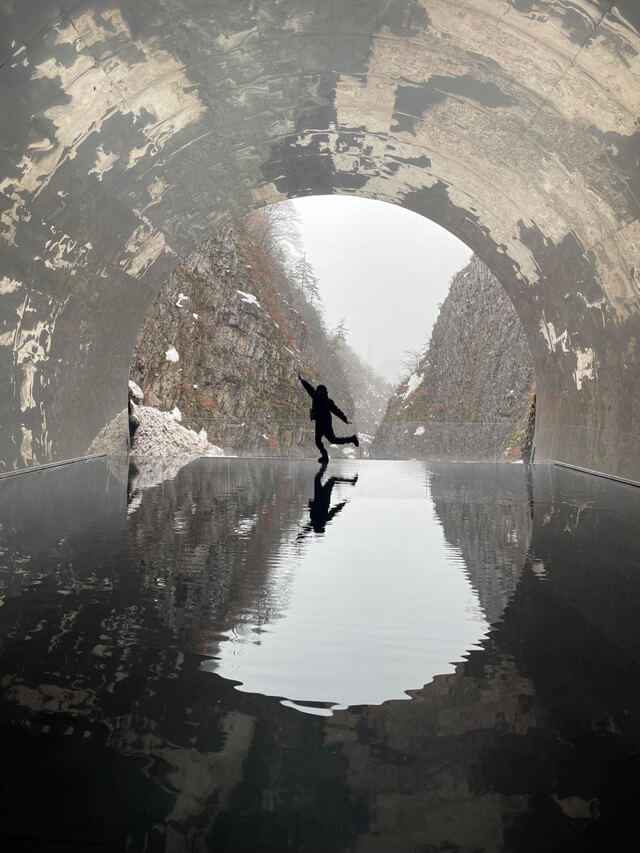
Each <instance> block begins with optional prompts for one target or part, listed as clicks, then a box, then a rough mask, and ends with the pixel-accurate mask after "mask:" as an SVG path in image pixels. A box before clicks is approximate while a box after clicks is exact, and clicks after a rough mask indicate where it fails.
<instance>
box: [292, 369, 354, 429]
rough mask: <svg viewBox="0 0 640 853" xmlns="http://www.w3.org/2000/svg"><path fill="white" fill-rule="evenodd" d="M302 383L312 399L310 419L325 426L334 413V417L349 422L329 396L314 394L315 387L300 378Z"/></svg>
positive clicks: (328, 423)
mask: <svg viewBox="0 0 640 853" xmlns="http://www.w3.org/2000/svg"><path fill="white" fill-rule="evenodd" d="M300 382H302V385H303V386H304V389H305V391H306V392H307V394H308V395H309V396H310V397H311V399H312V400H313V403H312V406H311V420H313V421H315V422H316V424H317V425H318V426H321V427H322V426H326V425H330V424H331V415H332V414H334V415H335V416H336V417H338V418H340V420H341V421H344V422H345V424H347V423H349V420H348V418H347V416H346V415H345V413H344V412H343V411H342V409H339V408H338V407H337V406H336V404H335V403H334V402H333V400H332V399H331V397H325V396H323V395H320V394H316V389H315V388H314V387H313V385H311V383H310V382H307V381H306V379H302V378H301V379H300Z"/></svg>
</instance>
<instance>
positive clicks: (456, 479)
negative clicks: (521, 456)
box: [430, 464, 531, 624]
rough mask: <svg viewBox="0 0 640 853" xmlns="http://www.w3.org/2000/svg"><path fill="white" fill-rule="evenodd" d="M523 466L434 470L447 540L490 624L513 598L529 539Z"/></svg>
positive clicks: (433, 482)
mask: <svg viewBox="0 0 640 853" xmlns="http://www.w3.org/2000/svg"><path fill="white" fill-rule="evenodd" d="M528 476H530V473H529V471H528V469H526V468H525V467H524V466H520V465H517V466H512V465H500V466H497V467H495V468H493V467H489V466H476V465H464V466H461V465H455V464H451V465H447V466H446V467H443V468H435V469H434V471H433V473H432V475H431V479H430V491H431V497H432V499H433V502H434V507H435V510H436V514H437V516H438V518H439V519H440V522H441V524H442V528H443V531H444V535H445V537H446V539H447V541H448V542H449V543H450V544H451V545H452V546H453V547H455V548H457V549H460V553H461V555H462V558H463V560H464V564H465V566H466V573H467V576H468V577H469V580H470V582H471V585H472V586H473V588H474V590H475V591H476V593H477V595H478V598H479V600H480V604H481V606H482V609H483V611H484V613H485V615H486V617H487V620H488V621H489V622H490V623H492V624H493V623H495V622H497V621H498V620H499V619H500V618H501V616H502V614H503V613H504V609H505V607H506V606H507V604H508V602H509V600H510V598H511V597H512V595H513V594H514V592H515V590H516V587H517V585H518V581H519V579H520V575H521V573H522V570H523V567H524V564H525V560H526V557H527V550H528V548H529V543H530V539H531V506H530V505H529V503H530V500H531V496H530V493H529V491H528V485H527V477H528Z"/></svg>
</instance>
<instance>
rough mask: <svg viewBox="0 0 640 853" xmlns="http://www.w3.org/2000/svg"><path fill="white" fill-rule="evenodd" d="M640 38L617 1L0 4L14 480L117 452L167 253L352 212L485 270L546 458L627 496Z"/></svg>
mask: <svg viewBox="0 0 640 853" xmlns="http://www.w3.org/2000/svg"><path fill="white" fill-rule="evenodd" d="M639 29H640V11H639V10H638V7H637V6H636V4H635V3H633V2H632V0H618V2H611V0H571V1H570V0H553V2H551V0H465V2H464V3H463V2H458V0H422V2H419V0H366V2H364V1H363V0H343V2H335V0H322V2H317V0H216V2H209V0H149V2H144V3H141V2H140V0H120V2H116V0H90V2H87V0H82V1H81V2H78V0H30V2H29V3H24V2H20V0H3V2H2V3H0V43H1V48H0V51H1V54H0V84H1V90H0V91H1V101H2V106H3V115H4V121H3V123H2V131H1V134H2V144H1V146H0V158H1V159H0V264H1V266H0V294H1V296H2V305H3V307H2V311H1V315H0V316H1V320H2V329H1V332H0V344H1V347H0V371H1V376H2V395H3V397H2V432H1V436H0V448H1V449H0V459H1V470H2V472H3V473H11V472H15V471H19V470H24V469H28V468H32V467H34V466H43V465H47V464H51V463H59V462H63V461H67V460H73V459H78V458H84V457H87V456H93V455H99V454H104V453H108V452H115V451H119V450H121V451H123V450H125V449H126V440H127V439H126V436H127V427H126V386H127V382H126V379H127V372H128V367H129V360H130V353H131V350H132V347H133V343H134V341H135V338H136V334H137V332H138V329H139V328H140V325H141V323H142V320H143V318H144V316H145V312H146V310H147V308H148V306H149V305H150V303H151V301H152V300H153V298H154V294H155V293H156V292H157V291H158V289H159V288H160V286H161V285H162V283H163V281H164V280H165V279H166V277H167V275H168V274H169V273H170V271H171V270H172V269H173V268H174V267H175V266H176V264H177V263H178V260H179V259H180V258H181V257H182V256H184V255H185V253H187V252H188V251H189V250H190V249H192V248H193V247H194V246H196V245H197V244H198V243H199V241H201V240H202V239H204V237H205V236H206V235H207V234H208V233H210V232H211V230H212V229H213V228H214V227H215V226H216V225H218V224H220V223H222V222H224V221H225V220H227V219H229V218H230V217H235V216H239V215H242V214H245V213H246V212H248V211H250V210H252V209H255V208H257V207H260V206H263V205H267V204H270V203H273V202H277V201H280V200H283V199H286V198H294V197H298V196H303V195H310V194H328V193H342V194H348V195H359V196H364V197H368V198H372V199H379V200H382V201H387V202H391V203H393V204H399V205H402V206H404V207H406V208H408V209H411V210H413V211H416V212H418V213H419V214H421V215H423V216H425V217H428V218H429V219H430V220H432V221H434V222H436V223H438V224H440V225H442V226H443V227H444V228H446V229H448V230H449V231H450V232H451V233H453V234H454V235H456V236H457V237H458V238H460V239H461V240H462V241H464V242H465V243H466V244H467V245H468V246H469V247H470V248H471V249H472V250H473V251H474V252H475V253H477V255H478V256H479V257H480V258H481V259H482V260H483V261H484V262H485V263H486V264H487V265H488V266H489V267H490V268H491V270H492V271H493V272H494V273H495V275H496V276H497V277H498V278H499V280H500V282H501V283H502V285H503V287H504V288H505V290H506V292H507V294H508V296H509V297H510V299H511V300H512V302H513V304H514V306H515V309H516V311H517V313H518V315H519V317H520V319H521V321H522V323H523V326H524V329H525V332H526V335H527V337H528V340H529V343H530V346H531V350H532V353H533V357H534V361H535V368H536V383H537V399H538V408H537V424H536V434H535V454H536V455H535V459H536V461H543V460H554V461H556V462H560V463H565V464H568V465H572V466H576V467H579V468H582V469H587V470H591V471H595V472H601V473H605V474H609V475H614V476H619V477H624V478H627V479H630V480H638V481H640V454H638V453H637V452H636V443H635V439H636V432H637V430H638V425H639V421H640V392H638V380H639V378H640V353H639V349H638V338H639V334H640V322H639V316H640V315H639V309H640V298H639V290H638V280H639V277H640V272H639V270H640V223H639V221H638V215H639V202H638V193H639V192H640V181H639V170H638V156H639V152H640V131H639V128H638V115H639V113H640V110H639V102H640V35H639V32H638V31H639ZM389 286H390V287H391V286H392V282H390V283H389Z"/></svg>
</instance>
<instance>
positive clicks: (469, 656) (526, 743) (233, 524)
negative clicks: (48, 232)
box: [0, 459, 640, 853]
mask: <svg viewBox="0 0 640 853" xmlns="http://www.w3.org/2000/svg"><path fill="white" fill-rule="evenodd" d="M316 471H317V468H316V466H315V465H311V464H310V463H308V462H299V461H279V460H233V459H230V460H226V459H204V460H199V461H197V462H194V463H192V464H190V465H189V466H187V467H185V468H183V469H182V470H181V471H180V472H179V473H178V474H177V476H176V478H175V479H173V480H171V481H167V482H164V483H161V484H159V485H156V486H153V487H151V488H148V489H145V490H142V491H141V490H139V488H137V487H136V486H135V485H134V484H132V485H131V486H130V488H129V489H127V477H126V474H127V471H126V467H125V468H119V467H118V466H117V465H115V464H114V463H112V464H111V465H110V466H108V465H107V464H106V463H104V462H103V461H101V460H97V461H94V462H89V463H85V464H82V465H73V466H69V467H66V468H61V469H55V470H49V471H42V472H39V473H37V474H34V475H29V476H20V477H16V478H13V479H10V480H5V481H3V482H1V483H0V486H1V489H0V522H1V524H2V528H1V530H0V546H1V551H0V594H1V596H2V599H1V600H2V606H1V607H0V636H2V644H1V645H0V674H1V675H0V677H1V681H0V684H1V690H0V740H1V748H2V756H3V770H4V773H3V778H4V779H5V782H4V784H3V786H2V798H1V802H2V812H3V814H2V822H1V824H0V838H1V840H2V842H3V845H4V846H5V847H6V849H12V850H13V849H15V850H23V849H25V850H44V851H50V850H51V851H53V850H56V851H58V850H67V849H71V847H73V849H79V850H91V851H93V850H98V849H99V850H114V851H115V850H136V851H137V850H158V851H179V852H180V853H182V851H185V853H186V851H209V850H211V851H213V850H215V851H249V850H250V851H282V850H291V851H308V850H312V851H318V853H320V852H321V851H322V852H323V853H325V852H326V851H341V852H342V851H344V853H347V851H353V850H357V851H383V850H384V851H388V850H394V851H417V850H421V851H422V850H445V849H446V850H452V851H468V853H471V851H517V853H525V851H526V853H529V851H531V853H533V851H536V853H537V851H540V850H542V849H544V850H551V851H556V850H557V851H584V850H586V851H602V850H606V849H625V850H626V849H633V843H634V839H635V837H636V831H635V821H636V811H637V809H636V803H637V797H638V794H640V782H639V780H640V775H639V774H640V768H639V767H638V760H637V755H638V747H639V745H640V690H639V689H638V684H639V683H640V635H639V634H638V630H637V601H638V596H639V595H640V568H639V566H638V557H637V555H638V553H639V550H638V546H639V545H640V543H639V541H638V536H639V534H638V526H637V518H638V513H639V511H640V492H639V491H638V490H635V489H633V488H631V487H627V486H622V485H619V484H614V483H610V482H607V481H604V480H599V479H594V478H587V477H585V476H583V475H579V474H576V473H574V472H571V471H567V470H560V469H554V468H551V469H550V468H548V467H546V466H538V467H536V468H535V469H534V470H530V469H527V468H525V467H524V466H522V465H486V464H466V465H465V464H460V465H455V464H448V465H445V464H442V465H440V466H431V467H428V466H427V465H426V464H425V463H420V462H414V463H407V462H375V461H371V462H368V461H365V462H362V463H354V462H341V463H338V462H336V463H332V464H331V466H330V467H329V469H328V471H327V473H326V474H325V476H324V477H323V478H321V479H315V477H314V475H315V473H316ZM331 477H335V478H340V479H336V480H335V481H334V482H333V483H332V481H331ZM356 477H357V479H356ZM137 482H138V484H140V483H141V482H142V480H141V479H138V481H137ZM34 484H37V488H34ZM329 491H330V493H329ZM350 674H351V678H349V675H350ZM34 815H37V820H36V819H34Z"/></svg>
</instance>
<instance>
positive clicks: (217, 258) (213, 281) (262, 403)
mask: <svg viewBox="0 0 640 853" xmlns="http://www.w3.org/2000/svg"><path fill="white" fill-rule="evenodd" d="M298 372H300V373H302V374H303V375H304V376H305V377H306V378H308V379H309V380H310V381H311V382H312V383H314V384H315V383H316V382H324V383H325V384H326V385H327V386H328V387H329V389H330V393H331V395H332V396H333V397H334V399H335V400H336V402H337V403H338V404H339V405H340V406H341V408H342V409H344V411H345V412H346V413H347V415H348V416H349V417H350V418H351V419H352V420H354V421H356V417H355V415H356V413H359V412H361V411H365V410H366V411H367V413H368V412H369V411H370V410H371V411H373V410H374V409H375V408H376V406H377V408H378V410H379V409H380V399H379V398H376V401H375V402H374V403H371V401H370V400H369V399H368V397H369V396H370V391H369V387H370V386H371V385H372V383H371V382H367V383H364V384H363V385H361V386H358V385H357V382H356V377H355V375H352V374H354V371H353V370H351V371H349V370H345V367H344V366H343V360H342V359H341V358H340V357H338V354H337V352H336V350H335V348H334V347H333V345H332V341H331V338H330V336H329V335H328V334H327V332H326V330H325V328H324V323H323V319H322V315H321V312H320V311H319V310H318V307H317V304H314V303H313V302H312V301H309V299H308V298H307V297H306V296H305V295H304V293H303V292H302V291H301V290H300V288H299V287H297V286H296V283H295V282H294V281H293V280H292V278H291V276H290V275H289V274H287V271H286V269H285V266H284V264H283V263H282V259H281V258H278V257H277V255H274V253H273V252H272V251H271V250H270V249H269V248H268V246H266V245H265V243H264V241H261V240H260V239H258V238H257V237H256V235H255V234H254V233H253V232H252V230H251V227H250V225H249V224H247V223H246V222H242V223H236V224H234V225H227V226H225V227H223V228H221V229H220V230H219V231H218V232H217V233H215V234H213V235H212V236H211V237H210V238H209V239H208V240H207V241H206V242H205V243H204V244H203V245H202V246H200V248H199V249H198V250H197V251H195V252H194V253H193V254H192V255H191V256H190V257H189V258H187V260H186V261H185V262H184V263H182V264H181V265H180V266H179V267H178V268H177V269H176V271H175V272H174V274H173V275H172V276H171V278H170V279H169V281H168V282H167V283H166V285H165V286H164V288H163V289H162V291H161V292H160V294H159V296H158V297H157V299H156V301H155V303H154V305H153V306H152V308H151V310H150V312H149V315H148V318H147V320H146V323H145V325H144V326H143V328H142V330H141V332H140V335H139V337H138V342H137V345H136V348H135V352H134V356H133V359H132V364H131V377H132V379H133V380H135V382H137V383H138V385H140V386H141V388H142V389H143V391H144V392H145V404H146V405H151V406H156V407H158V408H160V409H163V410H167V411H172V410H175V409H177V410H178V411H177V412H175V415H176V416H177V417H181V418H182V423H183V424H185V425H187V426H189V427H191V428H192V429H195V430H196V431H199V430H200V429H202V428H204V429H205V430H206V431H207V433H208V436H209V439H210V440H211V441H212V442H213V443H214V444H217V445H220V446H222V447H225V448H228V449H232V450H233V451H234V452H242V451H246V452H252V453H256V452H257V453H259V454H260V455H270V454H286V455H308V454H309V453H314V454H315V448H313V431H312V424H311V423H310V421H309V398H308V397H307V395H306V393H305V392H304V391H303V389H302V387H301V386H300V383H299V382H298V379H297V374H298ZM382 385H384V383H382ZM374 393H375V394H378V393H379V386H376V390H375V392H374ZM380 418H381V414H380V415H379V418H378V420H379V419H380ZM339 426H340V425H339ZM356 426H357V427H359V428H360V425H359V424H358V423H357V421H356ZM363 426H366V428H367V429H369V430H371V429H372V427H374V426H375V425H374V424H373V422H372V421H371V419H370V418H368V419H367V421H366V424H364V425H363ZM333 450H334V454H335V455H340V453H339V449H338V448H334V449H333ZM348 450H350V451H352V450H353V449H352V448H350V447H349V448H348Z"/></svg>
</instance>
